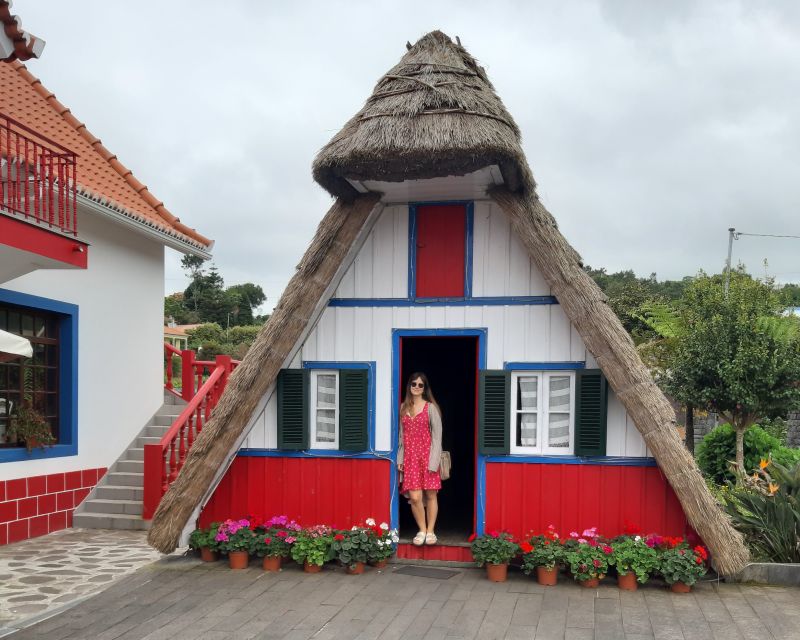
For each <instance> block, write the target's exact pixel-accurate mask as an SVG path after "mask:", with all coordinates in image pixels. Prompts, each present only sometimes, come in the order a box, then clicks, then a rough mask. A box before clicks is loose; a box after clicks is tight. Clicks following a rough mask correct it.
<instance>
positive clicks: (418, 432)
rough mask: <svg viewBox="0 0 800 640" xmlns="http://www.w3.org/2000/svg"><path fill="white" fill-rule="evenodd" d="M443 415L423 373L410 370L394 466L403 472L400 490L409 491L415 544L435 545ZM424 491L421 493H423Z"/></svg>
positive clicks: (401, 409)
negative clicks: (416, 530) (414, 523)
mask: <svg viewBox="0 0 800 640" xmlns="http://www.w3.org/2000/svg"><path fill="white" fill-rule="evenodd" d="M441 455H442V414H441V411H439V405H437V404H436V400H434V398H433V393H432V392H431V387H430V384H429V383H428V378H427V377H426V376H425V374H424V373H412V374H411V377H410V378H409V379H408V383H407V384H406V396H405V399H404V400H403V404H402V405H401V406H400V446H399V449H398V451H397V468H398V469H399V470H400V471H401V472H402V473H403V486H402V488H401V490H400V491H401V493H403V494H406V493H407V494H408V499H409V502H410V504H411V513H412V514H413V515H414V520H415V521H416V523H417V527H418V528H419V532H418V533H417V535H415V536H414V544H415V545H417V546H420V545H423V544H436V534H435V533H434V528H435V526H436V516H437V515H438V512H439V503H438V500H437V492H438V491H439V489H441V488H442V479H441V477H440V476H439V462H440V458H441ZM423 492H424V493H423Z"/></svg>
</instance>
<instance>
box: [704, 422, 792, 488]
mask: <svg viewBox="0 0 800 640" xmlns="http://www.w3.org/2000/svg"><path fill="white" fill-rule="evenodd" d="M781 448H782V446H781V443H780V440H778V439H777V438H775V437H773V436H771V435H769V434H768V433H767V432H766V431H764V430H763V429H761V428H760V427H758V426H753V427H750V428H749V429H748V430H747V431H745V433H744V463H745V468H746V469H752V468H754V467H756V466H757V465H758V462H759V460H761V459H762V458H769V456H770V453H771V452H774V451H778V450H780V449H781ZM789 455H791V454H789ZM735 459H736V434H735V433H734V430H733V427H731V425H729V424H723V425H720V426H718V427H717V428H715V429H714V430H712V431H711V432H710V433H709V434H707V435H706V437H705V438H703V441H702V442H701V443H700V444H699V445H698V447H697V464H698V466H699V467H700V470H701V471H702V472H703V473H704V474H705V475H706V476H707V477H708V478H711V479H712V480H713V481H714V482H716V483H717V484H723V483H725V482H728V481H731V480H734V479H735V477H736V476H735V474H734V472H733V471H732V470H731V463H732V462H733V461H734V460H735Z"/></svg>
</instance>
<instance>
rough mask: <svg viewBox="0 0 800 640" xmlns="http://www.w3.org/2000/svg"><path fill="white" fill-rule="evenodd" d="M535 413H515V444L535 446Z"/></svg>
mask: <svg viewBox="0 0 800 640" xmlns="http://www.w3.org/2000/svg"><path fill="white" fill-rule="evenodd" d="M536 415H537V414H535V413H518V414H517V446H519V447H535V446H536Z"/></svg>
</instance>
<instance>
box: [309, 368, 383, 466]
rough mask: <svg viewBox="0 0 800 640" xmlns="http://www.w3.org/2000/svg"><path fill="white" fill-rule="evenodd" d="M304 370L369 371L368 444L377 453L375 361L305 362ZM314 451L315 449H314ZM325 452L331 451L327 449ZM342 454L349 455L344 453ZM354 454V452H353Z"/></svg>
mask: <svg viewBox="0 0 800 640" xmlns="http://www.w3.org/2000/svg"><path fill="white" fill-rule="evenodd" d="M303 369H366V370H367V396H368V397H367V407H368V415H367V444H368V446H369V450H370V451H375V361H374V360H368V361H364V362H351V361H348V362H340V361H337V360H329V361H318V360H314V361H303ZM312 451H313V449H312ZM324 451H329V449H325V450H324ZM341 453H347V451H342V452H341ZM351 453H352V452H351Z"/></svg>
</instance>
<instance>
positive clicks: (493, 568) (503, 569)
mask: <svg viewBox="0 0 800 640" xmlns="http://www.w3.org/2000/svg"><path fill="white" fill-rule="evenodd" d="M486 577H487V578H489V581H490V582H505V581H506V578H507V577H508V563H507V562H505V563H503V564H491V563H489V562H487V563H486Z"/></svg>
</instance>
